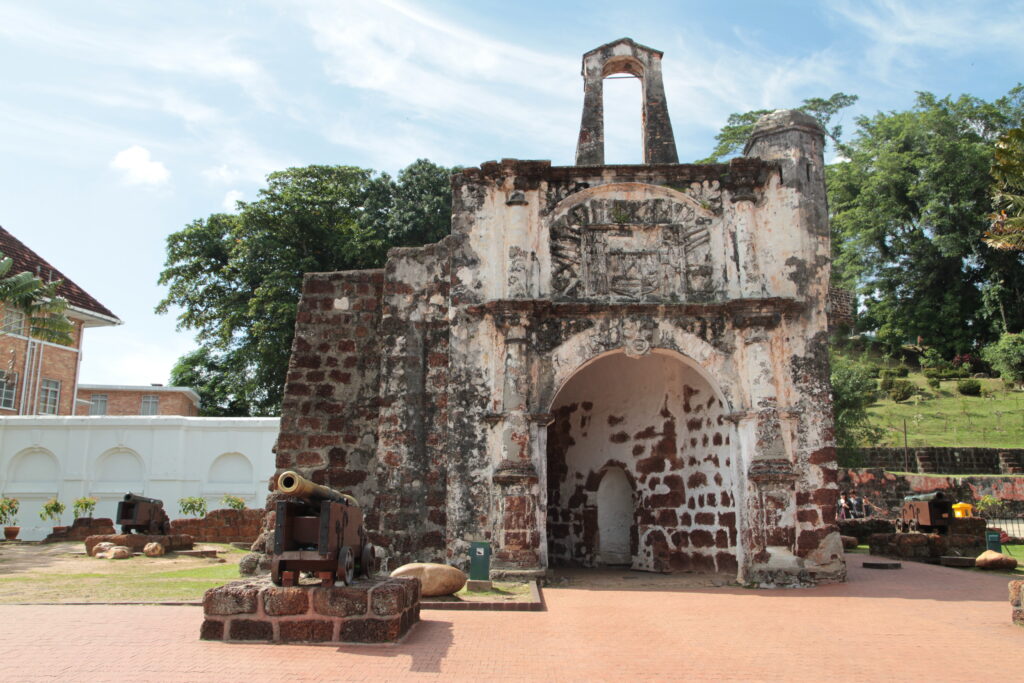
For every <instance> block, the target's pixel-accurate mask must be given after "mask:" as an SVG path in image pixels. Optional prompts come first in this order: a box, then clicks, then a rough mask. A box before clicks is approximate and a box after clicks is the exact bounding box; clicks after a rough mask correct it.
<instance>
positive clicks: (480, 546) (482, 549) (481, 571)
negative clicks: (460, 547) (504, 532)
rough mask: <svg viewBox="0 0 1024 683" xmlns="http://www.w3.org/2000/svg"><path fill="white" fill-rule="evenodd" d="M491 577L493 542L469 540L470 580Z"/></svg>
mask: <svg viewBox="0 0 1024 683" xmlns="http://www.w3.org/2000/svg"><path fill="white" fill-rule="evenodd" d="M490 578H491V544H490V542H489V541H470V542H469V580H470V581H489V580H490Z"/></svg>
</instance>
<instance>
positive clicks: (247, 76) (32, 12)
mask: <svg viewBox="0 0 1024 683" xmlns="http://www.w3.org/2000/svg"><path fill="white" fill-rule="evenodd" d="M0 36H2V37H4V38H7V39H9V40H11V41H18V42H21V43H22V44H24V45H26V46H27V47H28V48H29V49H33V50H40V49H45V50H49V51H51V52H55V53H59V54H65V55H68V56H73V57H74V58H75V59H76V60H81V61H89V62H93V63H98V64H105V65H108V66H109V65H116V66H117V67H118V68H123V69H126V70H131V69H136V70H150V71H158V72H165V73H174V74H183V75H186V76H197V77H200V78H205V79H209V80H216V81H226V82H230V83H234V84H235V85H237V86H238V87H240V88H241V89H242V90H243V91H245V93H246V94H247V95H248V96H249V97H250V98H251V99H253V100H254V101H255V102H257V103H258V104H259V105H260V106H261V107H263V108H266V109H274V108H275V107H276V102H277V101H278V100H279V99H280V92H279V89H278V86H277V83H276V82H275V81H274V79H273V78H272V77H271V76H270V74H269V73H268V72H267V70H266V69H264V68H263V66H262V65H261V64H260V63H259V62H257V61H256V60H254V59H251V58H249V57H247V56H244V55H242V54H240V53H239V52H238V50H237V49H236V48H235V46H234V44H233V38H232V36H231V35H230V34H228V35H225V34H224V33H223V32H218V31H213V30H208V29H205V28H203V27H197V26H195V25H191V26H189V25H186V26H185V28H184V30H178V31H175V30H173V29H168V28H153V27H151V26H137V27H127V26H124V25H122V26H117V25H111V24H103V25H93V26H83V25H74V26H73V25H71V24H69V23H67V22H66V21H64V20H62V19H61V18H60V17H59V16H58V15H56V14H47V13H45V12H41V11H38V10H37V9H36V8H35V7H31V8H30V7H28V6H15V5H13V4H7V5H0ZM126 55H130V56H131V58H130V59H126V58H125V56H126ZM168 105H169V106H170V107H171V108H174V107H175V103H174V102H170V103H168ZM193 113H194V112H193Z"/></svg>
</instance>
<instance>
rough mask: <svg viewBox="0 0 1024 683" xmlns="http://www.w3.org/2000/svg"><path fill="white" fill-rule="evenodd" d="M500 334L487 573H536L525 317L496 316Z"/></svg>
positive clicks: (536, 495)
mask: <svg viewBox="0 0 1024 683" xmlns="http://www.w3.org/2000/svg"><path fill="white" fill-rule="evenodd" d="M499 324H500V327H501V330H502V332H503V334H504V339H505V368H504V377H503V380H502V413H501V415H500V419H501V446H500V454H499V455H500V461H499V462H498V463H497V464H496V465H495V468H494V475H493V481H494V483H495V485H496V494H497V495H496V500H495V505H496V508H497V509H496V510H495V513H496V514H495V518H494V519H495V530H494V535H493V543H494V554H493V557H494V561H493V566H492V575H495V576H501V575H503V574H512V573H514V574H522V573H524V572H525V573H539V572H541V571H543V568H542V565H541V553H540V546H541V540H542V536H543V534H542V533H541V524H540V521H539V520H540V519H541V517H540V515H541V514H542V513H543V511H544V510H543V508H544V505H543V491H542V490H541V486H540V479H541V478H540V476H539V474H538V472H539V471H540V469H541V468H543V466H544V465H543V462H542V461H541V462H538V461H537V459H538V458H540V457H541V456H542V455H543V453H539V452H538V451H539V449H538V447H537V446H538V439H537V423H538V421H537V419H536V417H535V416H534V415H532V414H531V413H530V411H529V405H530V389H531V386H532V384H533V368H532V361H533V359H532V355H531V353H530V349H529V341H530V340H529V322H528V320H527V318H526V316H523V315H518V314H509V315H508V316H506V317H505V318H504V319H503V320H501V321H499Z"/></svg>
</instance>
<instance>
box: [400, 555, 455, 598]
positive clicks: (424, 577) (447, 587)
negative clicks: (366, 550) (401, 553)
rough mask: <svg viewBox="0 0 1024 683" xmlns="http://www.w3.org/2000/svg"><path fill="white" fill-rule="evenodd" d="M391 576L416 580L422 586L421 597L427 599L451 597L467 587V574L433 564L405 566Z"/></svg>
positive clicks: (420, 563) (423, 563) (417, 563)
mask: <svg viewBox="0 0 1024 683" xmlns="http://www.w3.org/2000/svg"><path fill="white" fill-rule="evenodd" d="M391 576H393V577H398V576H403V577H406V578H416V579H419V580H420V583H421V584H422V589H421V593H420V594H421V595H422V596H423V597H425V598H429V597H433V596H437V595H451V594H452V593H455V592H458V591H459V590H461V589H462V587H463V586H465V585H466V579H467V578H469V577H467V576H466V573H465V572H463V571H462V570H461V569H458V568H456V567H449V566H448V565H446V564H435V563H432V562H412V563H410V564H403V565H402V566H401V567H399V568H398V569H396V570H395V571H393V572H391Z"/></svg>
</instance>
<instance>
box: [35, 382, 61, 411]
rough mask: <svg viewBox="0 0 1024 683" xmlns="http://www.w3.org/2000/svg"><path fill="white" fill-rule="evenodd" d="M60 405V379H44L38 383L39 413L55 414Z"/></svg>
mask: <svg viewBox="0 0 1024 683" xmlns="http://www.w3.org/2000/svg"><path fill="white" fill-rule="evenodd" d="M59 406H60V380H59V379H44V380H42V381H41V382H40V383H39V414H40V415H56V414H57V409H58V408H59Z"/></svg>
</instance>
